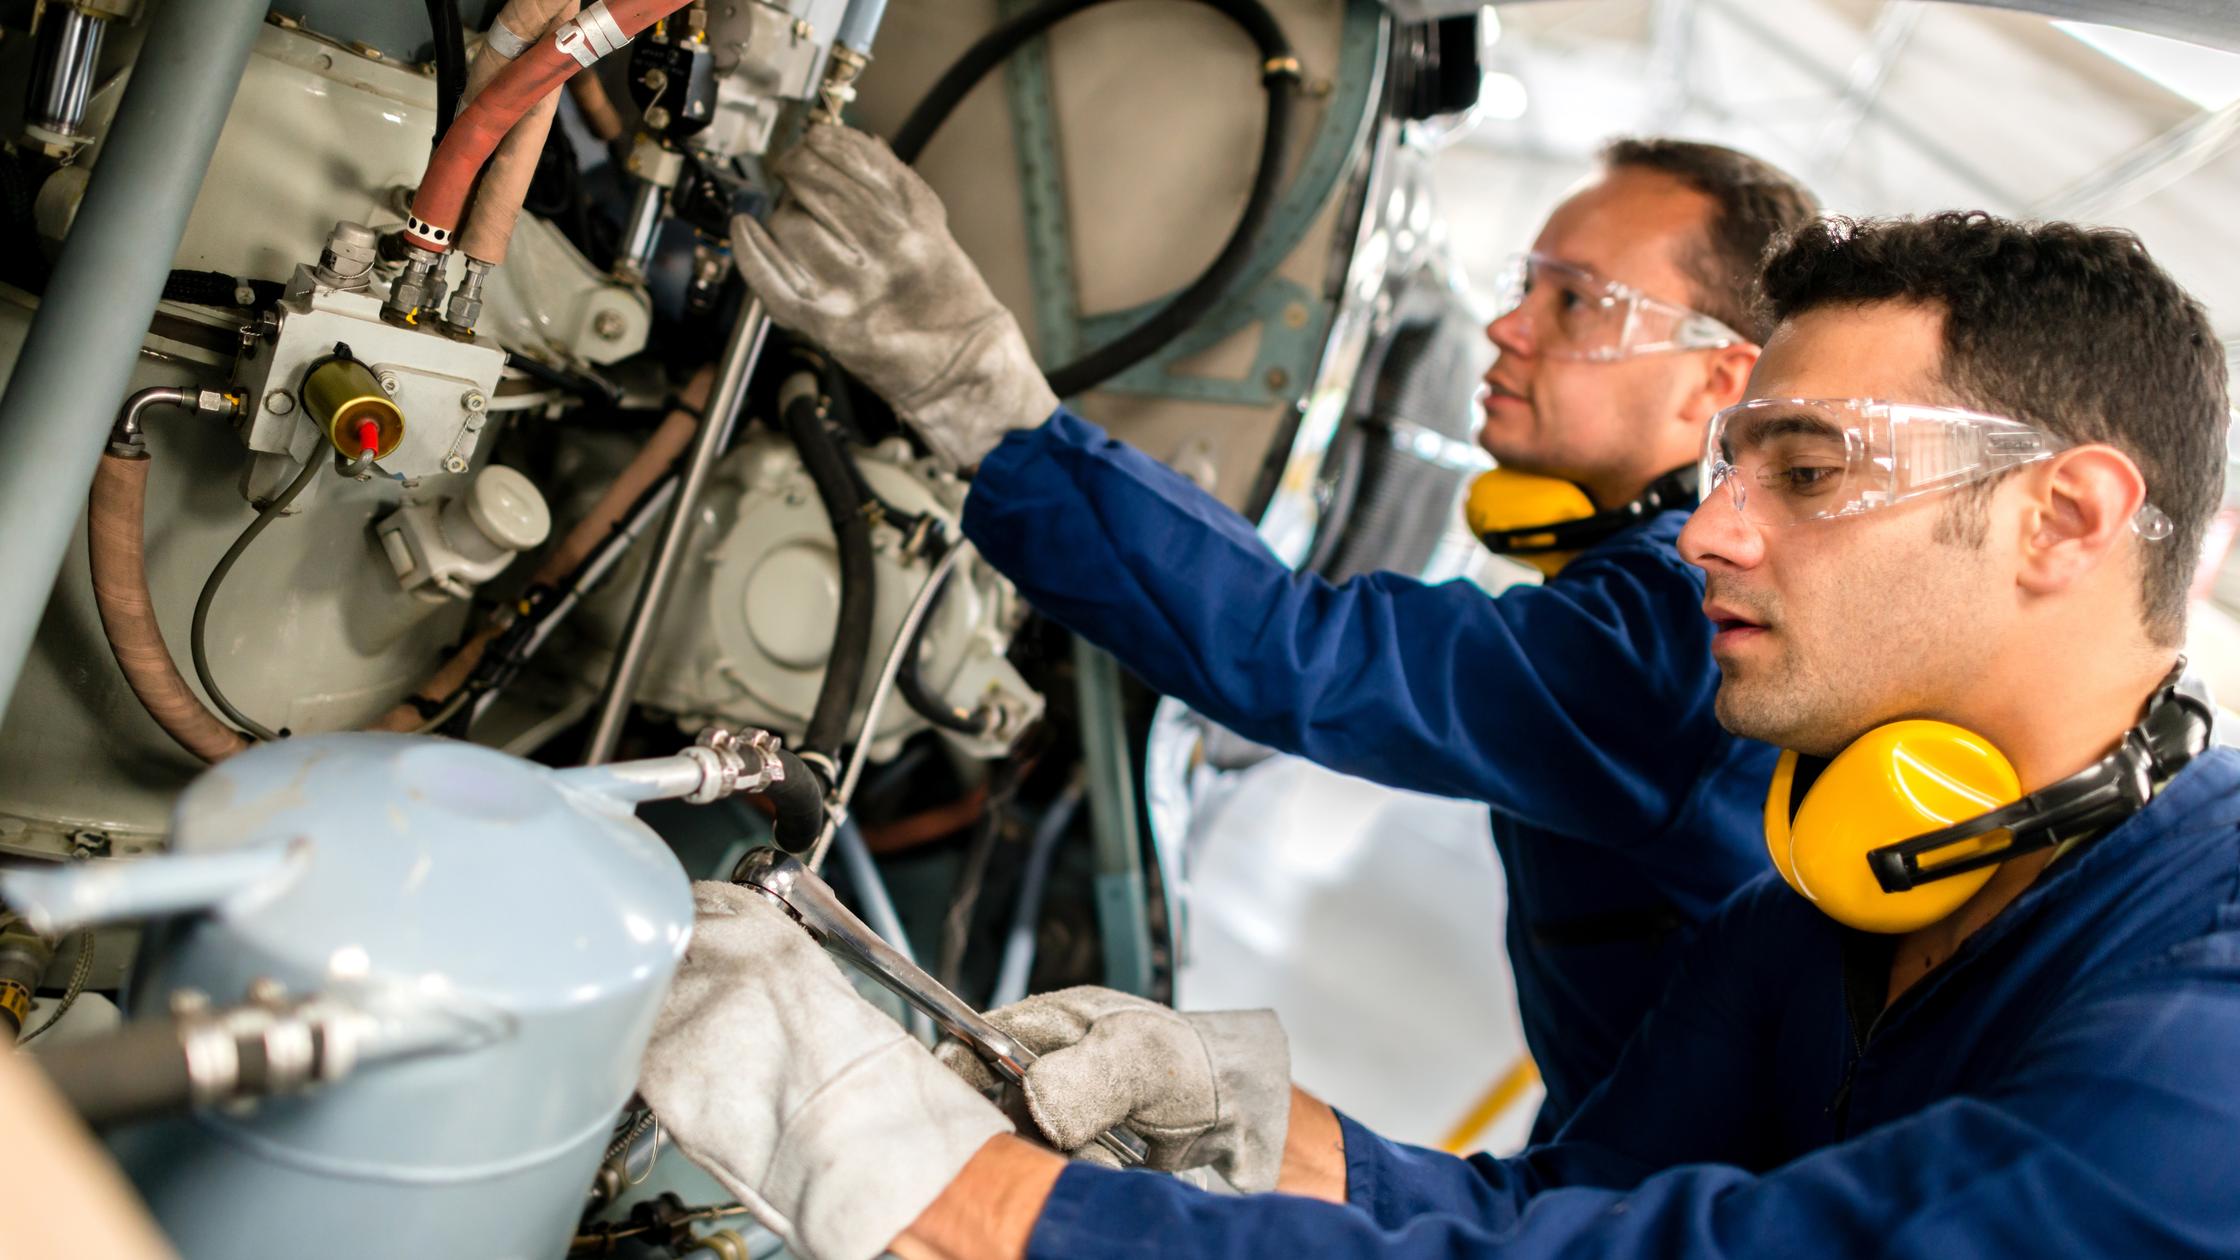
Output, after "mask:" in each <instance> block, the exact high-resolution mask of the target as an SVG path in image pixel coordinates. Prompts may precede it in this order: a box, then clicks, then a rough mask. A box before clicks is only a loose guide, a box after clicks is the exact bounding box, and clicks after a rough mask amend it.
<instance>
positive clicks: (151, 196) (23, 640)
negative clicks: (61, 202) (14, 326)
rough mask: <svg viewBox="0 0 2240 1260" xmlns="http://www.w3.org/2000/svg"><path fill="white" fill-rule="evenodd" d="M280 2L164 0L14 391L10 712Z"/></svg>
mask: <svg viewBox="0 0 2240 1260" xmlns="http://www.w3.org/2000/svg"><path fill="white" fill-rule="evenodd" d="M268 7H270V6H269V0H198V2H197V3H193V4H187V3H170V4H164V5H161V6H159V7H157V9H156V10H155V13H154V15H153V16H152V17H151V18H150V19H149V29H148V38H147V42H146V43H145V44H144V45H142V47H141V51H140V59H139V62H138V64H137V65H136V66H135V67H134V68H133V73H132V82H131V84H130V85H129V86H128V87H127V88H126V89H125V94H124V100H123V101H122V102H121V103H120V104H119V105H118V107H117V117H116V122H115V123H114V124H113V125H112V126H111V127H110V129H109V133H108V140H107V142H106V143H105V144H104V145H103V146H102V152H101V161H100V162H99V164H97V165H96V166H95V167H94V171H93V179H92V182H91V184H90V185H89V186H88V187H87V189H86V197H85V201H84V203H83V204H82V205H81V206H80V207H79V210H78V216H77V219H76V220H75V222H74V223H73V224H72V226H71V229H70V236H69V239H68V240H67V241H65V242H64V243H63V247H62V257H61V258H60V260H59V261H57V262H56V264H55V269H54V274H53V276H52V278H51V279H50V280H49V281H48V283H47V291H46V296H45V297H44V298H43V299H42V300H41V302H40V304H39V311H38V314H37V315H36V316H35V317H34V318H33V320H32V324H31V331H30V334H29V335H28V336H27V337H26V338H25V339H24V343H23V349H22V352H21V353H20V354H19V355H18V356H17V359H16V365H15V372H14V374H13V375H12V376H11V377H10V378H9V380H8V388H7V393H6V394H5V395H0V538H5V539H7V540H8V547H9V565H8V573H9V580H8V583H7V586H6V589H5V593H4V594H0V708H5V707H6V704H7V701H8V698H9V697H10V696H12V695H14V694H15V689H16V680H17V678H18V677H19V676H20V675H21V674H22V671H23V662H24V658H25V657H27V656H29V655H30V653H31V640H32V636H33V635H34V634H35V633H36V631H37V630H38V626H39V619H40V616H41V615H42V614H43V613H44V612H45V611H46V605H47V596H48V594H49V592H51V591H52V590H53V589H54V581H55V575H56V574H58V573H59V572H61V570H62V557H63V555H64V553H65V552H66V551H68V549H69V546H70V538H71V535H72V534H73V533H74V532H75V531H76V529H77V519H78V510H79V505H80V504H82V503H83V502H84V501H85V489H86V487H87V486H88V485H89V484H90V483H91V482H92V480H93V469H94V463H95V461H96V460H98V459H99V458H100V457H101V451H102V447H103V446H104V444H105V443H106V442H107V440H108V436H109V421H110V418H111V417H112V416H113V414H114V413H115V411H116V408H117V403H118V401H119V400H121V399H122V398H123V397H124V394H125V387H126V386H127V385H128V384H129V383H130V382H131V379H132V369H133V367H134V365H135V364H136V363H137V362H138V361H139V357H140V330H141V329H144V328H146V327H147V326H148V320H149V319H150V318H151V317H152V316H153V315H154V314H155V309H156V302H157V300H158V299H159V298H161V297H162V296H163V282H164V279H165V278H166V277H167V276H168V275H169V274H170V272H171V263H172V258H173V256H174V255H176V254H177V253H178V251H179V240H180V237H181V236H182V235H183V234H184V233H185V232H186V226H187V213H188V211H190V210H192V209H193V208H194V200H195V192H196V190H197V189H199V188H200V187H201V186H202V176H203V172H204V171H205V170H206V169H208V167H209V165H210V154H211V151H212V150H213V149H215V148H216V147H217V143H218V132H219V131H220V130H221V129H223V128H224V126H225V120H226V112H227V108H228V106H230V105H231V104H232V101H233V94H234V89H235V88H236V87H237V86H239V84H240V82H241V72H242V69H243V68H244V67H245V66H246V65H247V64H248V60H249V48H250V46H251V45H252V44H253V43H254V42H255V40H256V37H257V31H258V29H259V28H260V27H262V26H263V24H264V15H265V10H266V9H267V8H268Z"/></svg>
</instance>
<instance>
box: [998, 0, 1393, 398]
mask: <svg viewBox="0 0 2240 1260" xmlns="http://www.w3.org/2000/svg"><path fill="white" fill-rule="evenodd" d="M1026 7H1029V6H1028V5H1027V4H1026V3H1023V2H1022V0H1009V2H1007V3H1006V4H1005V5H1004V7H1003V12H1004V15H1005V16H1007V17H1008V16H1010V15H1012V14H1013V13H1015V12H1017V11H1019V10H1021V9H1024V8H1026ZM1044 44H1045V41H1044V40H1042V39H1040V38H1037V39H1034V40H1030V41H1028V42H1027V43H1026V44H1025V45H1024V46H1022V47H1021V48H1020V49H1019V51H1018V52H1016V53H1014V54H1013V55H1012V57H1011V60H1010V61H1009V62H1008V63H1007V64H1006V65H1005V67H1004V73H1005V85H1006V88H1007V91H1008V92H1009V96H1010V101H1011V110H1012V125H1013V128H1014V134H1015V136H1016V143H1017V146H1018V148H1017V152H1018V159H1019V190H1020V198H1021V201H1022V203H1023V205H1024V207H1025V212H1026V226H1027V251H1028V259H1029V263H1030V266H1031V271H1032V275H1033V280H1034V312H1035V327H1036V330H1037V332H1038V334H1039V343H1040V346H1041V354H1042V361H1043V363H1044V364H1045V365H1046V366H1049V365H1055V364H1058V363H1062V362H1066V361H1068V360H1070V359H1072V358H1074V357H1075V356H1076V355H1078V354H1080V353H1081V352H1082V351H1083V350H1085V349H1088V348H1091V347H1095V346H1100V345H1104V344H1106V343H1108V342H1110V341H1112V340H1113V339H1115V338H1117V337H1118V336H1120V335H1121V334H1122V333H1125V332H1126V331H1128V330H1129V329H1130V328H1133V327H1135V326H1136V325H1138V324H1140V323H1142V322H1143V321H1144V320H1146V319H1148V318H1149V317H1150V316H1151V315H1152V314H1154V313H1155V312H1157V311H1158V309H1159V308H1160V307H1162V306H1164V305H1165V304H1166V302H1167V301H1168V298H1169V297H1171V295H1166V296H1162V297H1159V298H1157V299H1154V300H1152V301H1150V302H1145V303H1141V304H1139V305H1136V306H1132V307H1129V308H1127V309H1124V310H1118V311H1109V312H1104V313H1101V314H1097V315H1093V316H1083V315H1082V314H1081V313H1080V309H1079V297H1078V292H1079V290H1078V286H1077V284H1076V280H1075V276H1074V271H1073V249H1074V243H1073V239H1072V233H1071V231H1070V230H1069V227H1068V221H1067V215H1066V206H1065V189H1064V172H1065V165H1064V155H1063V152H1062V151H1061V149H1060V148H1059V137H1058V134H1057V123H1056V110H1055V107H1054V105H1053V103H1052V96H1051V91H1050V77H1049V76H1050V71H1049V62H1048V53H1047V51H1046V49H1045V47H1044ZM1386 44H1387V24H1386V19H1385V16H1384V13H1383V10H1382V9H1381V8H1380V6H1379V5H1378V4H1377V3H1376V0H1347V2H1346V7H1345V17H1344V25H1343V28H1342V30H1341V33H1340V35H1339V45H1338V50H1339V59H1338V63H1337V65H1336V66H1335V67H1333V68H1332V70H1331V73H1330V77H1329V82H1330V90H1329V92H1328V93H1327V95H1325V96H1324V98H1323V99H1322V101H1321V107H1322V121H1321V124H1320V125H1319V126H1318V127H1317V128H1316V130H1315V134H1314V137H1313V139H1312V141H1311V142H1310V143H1309V145H1308V147H1307V151H1306V155H1305V156H1304V157H1303V158H1302V159H1301V160H1300V162H1299V165H1298V167H1297V169H1296V170H1294V171H1293V172H1292V174H1291V178H1290V182H1289V183H1288V184H1287V185H1286V187H1285V189H1284V192H1283V194H1282V195H1281V196H1280V197H1279V198H1278V199H1277V201H1276V204H1275V207H1274V208H1273V209H1272V210H1271V211H1270V212H1269V215H1268V221H1267V224H1266V226H1265V227H1264V228H1263V229H1262V231H1261V234H1260V238H1259V241H1258V243H1257V244H1256V245H1255V247H1254V249H1253V251H1252V255H1251V257H1250V259H1249V261H1248V262H1247V263H1246V264H1245V267H1244V269H1243V270H1242V271H1241V272H1240V273H1239V274H1238V276H1237V279H1236V281H1235V283H1234V284H1233V285H1232V286H1231V289H1230V291H1229V293H1228V295H1227V296H1226V297H1224V298H1223V299H1222V300H1221V301H1220V302H1219V303H1217V304H1216V305H1215V306H1214V308H1213V309H1212V310H1211V311H1209V312H1207V314H1206V316H1205V317H1204V318H1203V319H1201V320H1200V321H1199V322H1198V323H1197V324H1196V325H1195V326H1194V327H1192V328H1191V329H1190V331H1189V332H1188V333H1186V334H1184V335H1183V336H1182V337H1179V338H1177V339H1176V340H1175V341H1174V342H1173V343H1171V344H1169V345H1167V346H1166V347H1164V348H1162V349H1161V350H1160V351H1159V352H1158V353H1156V354H1154V355H1152V356H1151V357H1150V358H1148V359H1146V360H1145V361H1143V362H1142V363H1139V364H1137V365H1136V366H1134V367H1132V368H1130V369H1128V370H1127V371H1125V372H1122V373H1120V374H1119V375H1118V376H1116V377H1114V378H1113V379H1112V380H1110V381H1107V382H1105V383H1104V384H1103V385H1101V386H1099V387H1098V388H1099V389H1101V390H1105V391H1109V392H1114V393H1128V394H1140V395H1148V396H1152V397H1163V398H1182V399H1193V400H1197V401H1204V402H1224V403H1241V404H1269V403H1274V402H1278V401H1282V400H1285V399H1290V398H1296V397H1298V396H1299V395H1300V393H1301V392H1303V389H1304V387H1305V385H1306V383H1307V382H1308V380H1309V379H1310V378H1311V374H1312V372H1313V370H1314V365H1315V362H1316V360H1317V358H1319V357H1320V354H1321V350H1322V344H1323V340H1324V337H1325V336H1326V334H1327V332H1328V330H1329V326H1330V318H1331V311H1332V303H1330V302H1328V301H1326V300H1325V299H1323V298H1322V297H1321V296H1320V295H1318V294H1314V293H1310V292H1308V291H1307V290H1306V289H1305V288H1303V287H1302V286H1300V285H1299V284H1297V283H1296V282H1294V281H1289V280H1284V279H1282V278H1280V277H1277V276H1276V275H1275V271H1276V268H1277V267H1278V266H1279V265H1280V264H1281V263H1282V262H1283V260H1284V259H1285V258H1286V257H1288V256H1289V255H1290V254H1291V253H1292V251H1293V250H1294V249H1296V248H1297V247H1298V245H1299V243H1300V241H1301V240H1303V239H1304V238H1305V237H1306V235H1307V233H1308V231H1309V230H1310V229H1311V228H1312V227H1313V226H1314V224H1315V222H1316V221H1317V219H1318V218H1319V217H1320V216H1321V214H1322V211H1323V209H1324V207H1325V206H1326V204H1327V203H1328V201H1329V199H1330V195H1331V193H1332V191H1333V190H1335V189H1336V188H1337V186H1338V182H1339V180H1340V179H1342V178H1343V177H1344V175H1345V172H1346V169H1347V166H1348V164H1349V163H1350V162H1351V161H1352V159H1353V157H1354V155H1355V154H1356V153H1357V152H1358V151H1359V149H1360V146H1361V144H1362V143H1363V140H1364V138H1365V136H1366V135H1367V128H1368V126H1369V125H1370V123H1371V121H1372V113H1373V109H1374V106H1375V104H1376V101H1377V98H1378V93H1379V90H1380V89H1381V87H1382V84H1383V81H1384V70H1385V60H1386V51H1385V50H1386ZM1303 113H1304V111H1298V113H1295V115H1294V116H1295V117H1297V116H1300V114H1303ZM1253 326H1257V327H1258V328H1259V329H1260V341H1259V348H1258V352H1257V354H1256V355H1255V357H1254V361H1253V362H1252V364H1251V366H1250V368H1249V369H1248V370H1247V371H1245V372H1244V373H1243V374H1241V375H1238V376H1231V377H1216V376H1200V375H1193V374H1190V373H1186V372H1179V371H1176V370H1175V365H1176V364H1177V363H1179V362H1182V361H1185V360H1187V359H1189V358H1191V357H1192V356H1194V355H1196V354H1199V353H1200V352H1202V351H1204V350H1206V349H1207V348H1209V347H1211V346H1214V345H1217V344H1219V343H1221V342H1223V341H1226V340H1228V339H1229V338H1230V337H1232V336H1235V335H1236V334H1237V333H1239V332H1241V331H1243V330H1244V329H1246V328H1248V327H1253Z"/></svg>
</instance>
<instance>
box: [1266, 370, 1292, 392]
mask: <svg viewBox="0 0 2240 1260" xmlns="http://www.w3.org/2000/svg"><path fill="white" fill-rule="evenodd" d="M1290 383H1291V373H1289V372H1286V371H1284V370H1283V369H1282V368H1279V367H1272V368H1269V369H1268V388H1269V389H1282V388H1283V387H1284V386H1286V385H1289V384H1290Z"/></svg>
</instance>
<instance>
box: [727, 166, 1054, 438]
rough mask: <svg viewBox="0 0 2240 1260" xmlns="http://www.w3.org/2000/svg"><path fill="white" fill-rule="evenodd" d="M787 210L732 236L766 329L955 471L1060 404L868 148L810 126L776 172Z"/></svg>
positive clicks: (908, 183)
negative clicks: (824, 365)
mask: <svg viewBox="0 0 2240 1260" xmlns="http://www.w3.org/2000/svg"><path fill="white" fill-rule="evenodd" d="M773 169H774V170H775V172H776V173H777V174H778V175H779V177H781V178H782V179H784V180H785V184H786V190H787V192H788V193H789V194H791V196H790V199H788V200H783V201H781V202H780V203H779V205H778V208H777V209H776V210H774V211H772V212H771V215H770V221H769V223H768V224H767V225H765V224H761V223H757V222H755V221H754V220H753V219H751V218H748V217H746V216H744V215H742V216H740V217H739V218H737V219H734V220H732V222H731V248H732V253H733V256H734V259H735V261H736V262H737V264H738V267H739V275H740V276H741V278H743V279H744V280H745V281H746V282H747V287H748V288H749V289H752V290H753V291H754V293H755V296H757V297H759V298H761V299H762V301H763V304H764V305H765V306H767V307H768V308H769V311H770V317H771V318H772V319H774V320H776V321H777V322H778V323H779V324H781V325H783V326H784V327H787V328H791V329H793V330H794V331H796V332H799V333H801V334H802V335H803V336H806V337H808V338H809V339H810V340H812V341H815V342H816V343H817V344H819V345H821V346H823V347H824V348H825V349H826V350H827V351H829V352H830V353H831V355H832V357H833V358H834V359H837V360H838V361H839V363H840V366H842V367H844V368H846V369H848V370H849V371H850V372H853V373H855V375H856V377H857V379H859V380H861V381H862V382H863V383H864V384H866V385H868V386H870V387H871V388H872V389H873V390H875V391H877V393H878V394H879V396H880V397H882V398H884V399H886V400H887V402H888V403H889V404H891V405H892V406H893V407H894V409H895V414H896V415H899V416H901V417H902V418H903V419H904V420H905V421H908V422H909V424H910V425H911V427H912V428H913V429H915V430H916V431H917V434H918V436H919V437H921V438H923V439H924V440H925V443H926V445H927V446H928V447H931V448H932V450H933V452H934V454H935V455H936V456H938V457H939V458H940V459H941V460H942V461H943V462H944V463H946V464H948V465H949V466H950V468H952V469H961V468H970V467H972V466H973V465H975V464H977V463H979V462H980V460H981V457H983V456H985V455H986V454H987V453H988V452H989V451H991V450H994V449H995V445H996V443H998V442H1000V441H1002V440H1003V435H1004V434H1006V433H1008V432H1010V431H1011V430H1013V429H1031V428H1033V427H1035V426H1036V425H1039V424H1041V423H1042V422H1043V421H1044V420H1047V419H1049V417H1050V413H1051V412H1052V411H1055V410H1056V409H1057V406H1058V399H1057V396H1056V395H1054V394H1052V393H1051V392H1050V386H1049V385H1048V384H1046V383H1045V382H1044V381H1043V379H1042V369H1041V368H1039V367H1037V366H1035V361H1034V355H1033V353H1032V352H1030V351H1029V350H1028V349H1027V342H1026V338H1025V337H1023V336H1021V335H1020V332H1019V325H1018V322H1017V321H1015V320H1013V319H1012V318H1011V312H1010V311H1008V310H1005V309H1004V307H1003V304H1002V303H1001V302H998V301H996V298H995V295H994V294H993V293H990V292H989V291H988V284H987V282H986V281H985V280H982V279H981V278H980V272H979V271H978V270H977V269H975V268H974V267H973V265H972V260H971V259H970V258H967V257H966V256H965V252H964V250H962V249H961V248H959V247H958V245H957V242H956V239H955V238H954V237H952V236H950V235H949V222H948V216H947V214H946V213H945V212H944V211H943V210H942V208H941V199H940V198H939V197H936V196H935V195H934V193H933V190H932V189H931V188H928V187H926V182H925V181H924V180H922V179H919V178H918V175H917V172H915V171H913V170H911V169H910V168H909V167H907V166H904V165H903V164H902V162H901V161H900V159H898V158H896V157H895V155H894V153H893V152H892V151H890V150H889V149H888V148H887V146H886V144H885V143H884V142H882V141H880V140H878V139H877V138H875V137H872V136H867V135H865V134H863V133H862V132H860V131H856V130H853V129H851V128H848V127H844V126H840V125H838V124H834V123H813V124H811V125H810V127H809V130H808V133H807V134H806V135H805V136H804V137H803V138H802V141H801V143H800V144H799V145H797V146H795V147H794V148H793V149H791V150H789V151H788V152H787V153H786V154H785V156H783V157H781V158H779V159H778V161H777V163H776V164H775V166H774V167H773Z"/></svg>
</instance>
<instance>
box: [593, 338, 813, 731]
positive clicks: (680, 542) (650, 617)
mask: <svg viewBox="0 0 2240 1260" xmlns="http://www.w3.org/2000/svg"><path fill="white" fill-rule="evenodd" d="M769 332H770V316H769V313H768V312H767V311H765V310H764V309H763V307H762V299H760V298H753V299H750V300H749V301H748V302H747V305H746V308H745V309H744V310H741V311H740V312H739V322H738V323H736V324H734V325H732V328H731V340H730V342H729V343H728V344H726V345H725V346H724V348H723V358H722V360H721V361H720V363H719V365H718V368H717V371H716V383H715V387H714V388H713V389H712V390H710V391H709V394H708V413H707V418H706V419H705V420H703V421H701V423H700V431H699V433H697V434H695V435H694V436H693V439H692V449H691V450H690V451H688V452H686V454H685V465H684V472H683V474H682V476H681V477H680V478H679V480H678V482H677V496H676V501H675V502H674V503H672V504H671V505H670V507H669V515H668V518H667V519H666V520H664V521H662V522H661V533H660V536H659V537H657V538H655V539H654V544H653V556H652V558H651V560H650V561H649V562H648V563H647V565H646V578H645V585H643V586H641V587H639V588H638V601H637V603H636V604H635V605H633V606H632V607H631V609H630V621H629V623H628V624H627V625H625V626H624V627H623V630H622V641H621V642H620V643H618V644H616V645H615V650H614V666H613V668H611V669H609V670H608V671H607V685H606V688H605V690H604V691H602V692H601V693H600V696H599V715H598V718H597V720H596V721H595V722H594V723H593V724H592V727H591V739H590V741H589V742H588V743H586V744H585V745H584V750H583V764H585V765H587V766H596V765H599V764H601V763H603V762H605V761H606V760H607V759H608V758H609V757H612V756H614V748H615V745H616V743H618V742H620V740H621V739H622V723H623V720H624V719H625V718H627V717H628V716H629V715H630V703H631V701H632V699H634V698H635V697H636V695H637V692H638V675H639V674H641V673H642V672H644V670H645V664H646V650H647V648H649V647H650V646H652V643H653V630H654V627H655V626H656V625H658V624H660V619H661V602H662V599H663V598H664V597H665V596H667V595H668V593H669V587H670V586H671V585H672V584H673V583H674V582H675V580H676V576H677V569H678V566H679V564H680V562H681V561H682V560H683V558H684V544H685V540H686V539H688V538H689V537H690V536H691V534H692V511H693V508H694V507H695V506H696V505H697V504H698V503H699V502H700V492H701V491H702V490H703V489H705V488H706V486H707V484H708V474H709V473H710V472H711V471H713V470H714V468H715V465H716V457H717V456H719V455H721V454H723V448H724V446H725V445H726V444H728V443H729V442H730V440H731V430H732V429H733V427H735V426H736V425H737V424H738V422H739V413H740V411H741V410H742V409H744V408H745V406H746V404H747V381H748V379H749V378H750V377H752V376H753V375H754V365H755V360H756V359H758V358H760V357H762V342H763V339H764V338H765V337H766V336H767V335H768V334H769Z"/></svg>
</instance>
